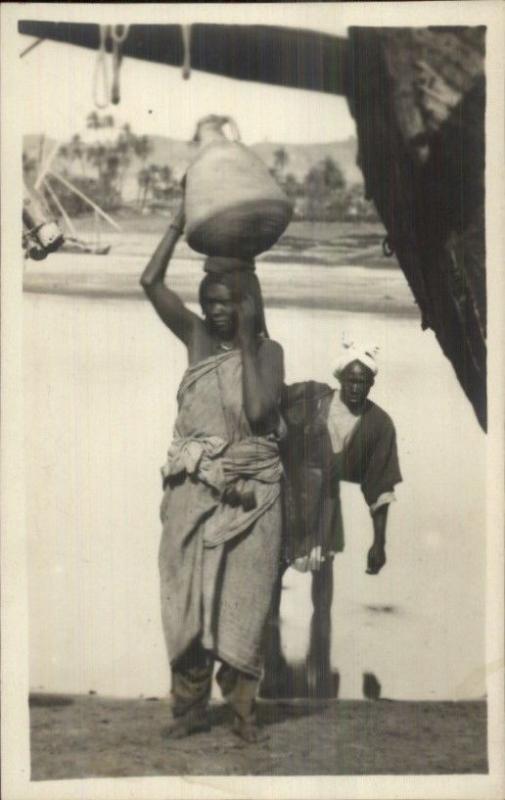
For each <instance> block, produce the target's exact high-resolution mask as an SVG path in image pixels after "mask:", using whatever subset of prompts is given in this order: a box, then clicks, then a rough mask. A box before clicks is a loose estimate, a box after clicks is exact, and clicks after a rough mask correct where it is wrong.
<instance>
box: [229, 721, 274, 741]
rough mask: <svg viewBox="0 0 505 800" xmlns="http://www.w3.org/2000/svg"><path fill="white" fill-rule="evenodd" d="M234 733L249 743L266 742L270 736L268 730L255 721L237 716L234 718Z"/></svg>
mask: <svg viewBox="0 0 505 800" xmlns="http://www.w3.org/2000/svg"><path fill="white" fill-rule="evenodd" d="M232 730H233V733H234V734H235V735H236V736H239V737H240V738H241V739H242V740H243V741H244V742H247V744H260V743H261V742H266V741H267V740H268V739H269V738H270V737H269V735H268V733H266V731H264V730H262V729H261V728H259V727H258V725H257V724H256V723H255V722H251V721H249V720H245V719H241V718H240V717H235V719H234V720H233V727H232Z"/></svg>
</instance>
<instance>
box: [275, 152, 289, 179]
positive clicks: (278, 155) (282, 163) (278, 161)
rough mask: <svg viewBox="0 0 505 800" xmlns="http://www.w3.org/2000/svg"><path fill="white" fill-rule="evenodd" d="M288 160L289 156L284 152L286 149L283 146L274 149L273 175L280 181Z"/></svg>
mask: <svg viewBox="0 0 505 800" xmlns="http://www.w3.org/2000/svg"><path fill="white" fill-rule="evenodd" d="M288 162H289V156H288V154H287V152H286V149H285V148H284V147H278V148H277V150H275V151H274V164H273V167H272V171H273V174H274V177H276V178H277V180H278V181H279V182H281V181H282V178H283V174H284V169H285V168H286V166H287V164H288Z"/></svg>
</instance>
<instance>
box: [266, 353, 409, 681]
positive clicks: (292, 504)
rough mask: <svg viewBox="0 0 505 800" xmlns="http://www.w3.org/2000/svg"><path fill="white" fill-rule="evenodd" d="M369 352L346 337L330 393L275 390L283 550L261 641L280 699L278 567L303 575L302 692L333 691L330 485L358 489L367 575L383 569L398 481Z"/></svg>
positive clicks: (338, 517) (323, 388) (335, 521)
mask: <svg viewBox="0 0 505 800" xmlns="http://www.w3.org/2000/svg"><path fill="white" fill-rule="evenodd" d="M376 355H377V348H374V347H367V346H359V345H357V344H355V343H354V342H349V341H347V342H345V343H344V346H343V350H342V353H341V355H340V357H339V359H338V361H337V364H336V366H335V369H334V373H333V374H334V376H335V377H336V378H337V379H338V381H339V383H340V388H339V389H332V388H331V387H330V386H329V385H328V384H324V383H317V382H315V381H307V382H303V383H297V384H293V385H291V386H286V387H284V396H283V402H282V413H283V416H284V419H285V421H286V424H287V428H288V435H287V438H286V440H285V443H284V447H283V453H282V456H283V464H284V470H285V474H286V481H285V491H284V544H283V553H282V564H281V571H280V577H279V581H278V585H277V590H276V593H275V595H274V601H273V611H272V616H271V619H270V624H269V627H268V630H267V636H266V653H267V658H266V672H265V680H264V683H263V688H262V694H263V696H279V694H286V693H288V694H290V693H292V688H293V687H290V685H289V684H290V681H289V670H288V667H287V664H286V661H285V659H284V657H283V655H282V649H281V644H280V629H279V608H280V599H281V591H282V576H283V574H284V572H285V570H286V569H287V567H288V566H292V567H294V568H295V569H297V570H299V571H301V572H307V571H311V572H312V603H313V615H312V621H311V633H310V646H309V654H308V657H307V671H306V672H307V675H306V676H307V690H308V694H309V695H313V696H319V697H328V696H333V695H334V694H335V687H334V685H333V677H332V674H331V665H330V644H331V605H332V601H333V558H334V556H335V554H336V553H338V552H341V551H342V550H343V549H344V531H343V524H342V513H341V506H340V495H339V485H340V481H342V480H344V481H350V482H351V483H358V484H359V485H360V486H361V490H362V493H363V496H364V499H365V502H366V503H367V505H368V507H369V510H370V515H371V519H372V528H373V542H372V545H371V547H370V549H369V550H368V553H367V569H366V572H367V574H369V575H377V574H378V573H379V572H380V570H381V569H382V568H383V567H384V565H385V563H386V528H387V518H388V510H389V506H390V504H391V502H393V500H394V499H395V495H394V487H395V485H396V484H397V483H399V482H400V481H401V480H402V477H401V473H400V468H399V462H398V453H397V446H396V432H395V428H394V425H393V422H392V420H391V418H390V417H389V416H388V414H387V413H386V412H385V411H384V410H383V409H381V408H380V407H379V406H378V405H376V404H375V403H373V402H372V401H371V400H369V398H368V395H369V393H370V390H371V389H372V386H373V385H374V382H375V378H376V375H377V372H378V366H377V361H376Z"/></svg>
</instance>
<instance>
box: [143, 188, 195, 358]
mask: <svg viewBox="0 0 505 800" xmlns="http://www.w3.org/2000/svg"><path fill="white" fill-rule="evenodd" d="M183 208H184V207H183V203H181V206H180V208H179V209H178V211H177V213H176V215H175V217H174V219H173V220H172V222H171V223H170V225H169V226H168V230H167V232H166V233H165V235H164V236H163V238H162V240H161V242H160V243H159V245H158V247H157V248H156V250H155V251H154V253H153V255H152V256H151V259H150V261H149V263H148V265H147V267H146V268H145V270H144V272H143V273H142V276H141V278H140V284H141V286H142V288H143V289H144V291H145V293H146V295H147V296H148V298H149V300H150V301H151V303H152V304H153V306H154V308H155V310H156V313H157V314H158V315H159V317H160V318H161V319H162V320H163V322H164V323H165V325H167V327H168V328H170V330H171V331H172V333H174V334H175V335H176V336H177V337H178V338H179V339H181V341H183V342H184V344H185V345H188V344H189V342H190V340H191V337H192V333H193V329H194V326H195V323H197V322H198V317H197V316H196V314H193V312H192V311H190V310H189V309H188V308H186V306H185V305H184V303H183V302H182V300H181V298H180V297H179V295H177V294H176V293H175V292H173V291H172V289H169V288H168V287H167V286H165V282H164V279H165V274H166V271H167V269H168V265H169V263H170V259H171V257H172V254H173V252H174V249H175V245H176V244H177V241H178V239H179V237H180V235H181V233H182V231H183V230H184V210H183Z"/></svg>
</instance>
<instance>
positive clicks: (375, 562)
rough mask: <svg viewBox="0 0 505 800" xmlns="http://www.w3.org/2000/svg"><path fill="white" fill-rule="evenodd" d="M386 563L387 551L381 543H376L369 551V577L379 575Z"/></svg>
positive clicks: (367, 571)
mask: <svg viewBox="0 0 505 800" xmlns="http://www.w3.org/2000/svg"><path fill="white" fill-rule="evenodd" d="M385 563H386V549H385V547H384V545H383V544H381V543H380V542H374V544H373V545H372V546H371V548H370V550H369V551H368V558H367V570H366V574H367V575H377V574H378V573H379V572H380V571H381V569H382V567H383V566H384V564H385Z"/></svg>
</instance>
